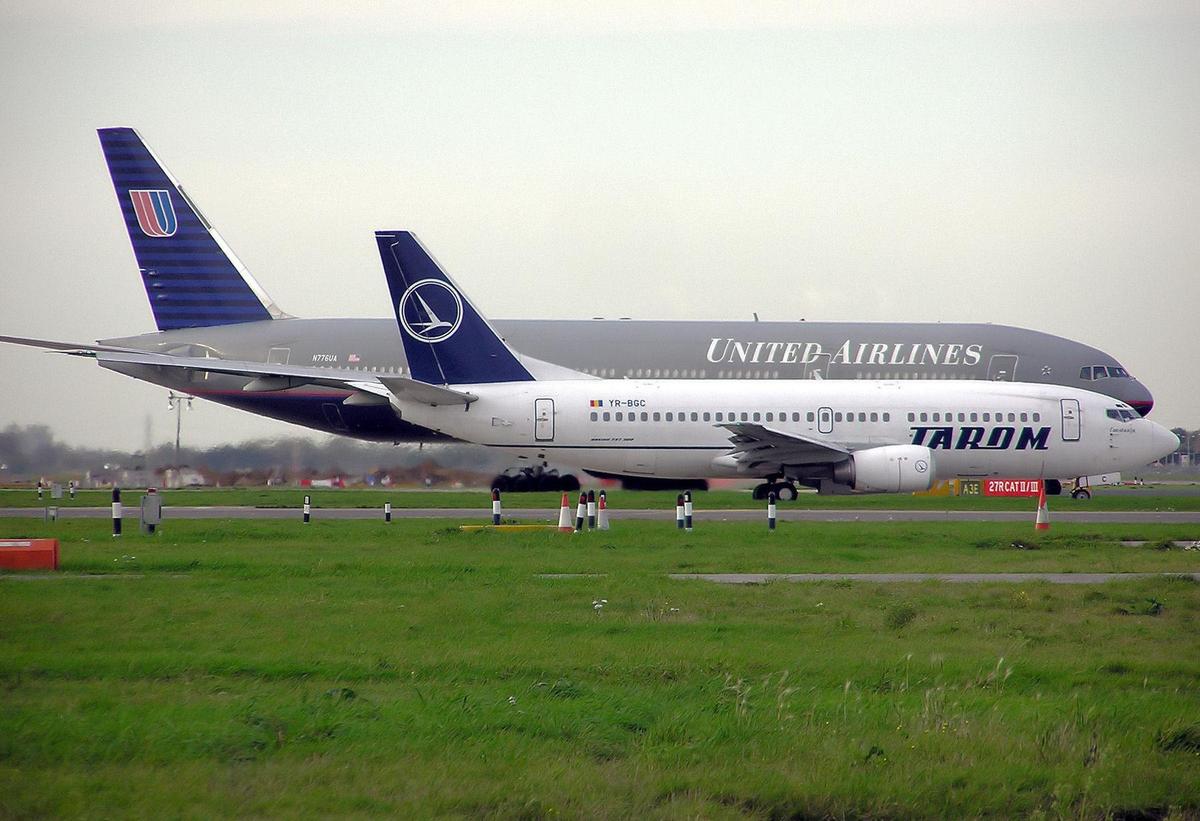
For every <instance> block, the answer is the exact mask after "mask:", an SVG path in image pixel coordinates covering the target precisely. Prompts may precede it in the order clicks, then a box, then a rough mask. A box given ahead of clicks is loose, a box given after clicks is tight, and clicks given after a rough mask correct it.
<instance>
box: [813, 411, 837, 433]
mask: <svg viewBox="0 0 1200 821" xmlns="http://www.w3.org/2000/svg"><path fill="white" fill-rule="evenodd" d="M817 432H818V433H833V408H819V409H818V410H817Z"/></svg>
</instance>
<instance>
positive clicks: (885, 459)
mask: <svg viewBox="0 0 1200 821" xmlns="http://www.w3.org/2000/svg"><path fill="white" fill-rule="evenodd" d="M934 474H935V471H934V467H933V451H931V450H930V449H929V448H926V447H922V446H920V445H883V446H881V447H877V448H869V449H867V450H860V451H856V452H855V453H854V454H853V455H852V456H851V457H850V458H849V459H848V460H847V461H845V462H840V463H839V464H836V465H834V466H833V479H834V481H835V482H840V483H841V484H844V485H849V486H850V487H852V488H854V489H855V490H858V491H863V492H866V493H913V492H915V491H919V490H929V488H930V487H932V486H933V479H934Z"/></svg>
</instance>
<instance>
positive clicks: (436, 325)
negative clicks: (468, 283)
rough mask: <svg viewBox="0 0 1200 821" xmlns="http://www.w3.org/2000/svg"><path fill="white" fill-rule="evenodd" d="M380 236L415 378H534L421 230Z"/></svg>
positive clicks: (447, 381) (461, 381) (466, 381)
mask: <svg viewBox="0 0 1200 821" xmlns="http://www.w3.org/2000/svg"><path fill="white" fill-rule="evenodd" d="M375 242H376V243H377V244H378V245H379V257H380V259H381V260H382V261H383V271H384V274H385V275H386V276H387V283H388V289H389V290H390V291H391V295H392V305H393V312H394V314H395V317H396V322H397V324H398V325H399V327H400V336H401V338H402V339H403V340H404V354H405V356H406V357H407V358H408V365H409V367H410V368H411V369H412V375H413V378H414V379H419V380H420V381H422V382H429V383H431V384H438V385H471V384H478V383H480V382H528V381H530V380H532V379H533V376H532V375H531V374H530V373H529V371H528V370H526V368H525V366H524V365H522V364H521V362H520V360H518V359H517V357H516V355H515V354H514V353H513V351H512V349H511V348H509V347H508V345H506V344H505V342H504V340H503V339H501V338H500V336H499V334H497V333H496V331H495V330H494V329H493V328H492V326H491V325H490V324H488V321H487V320H486V319H484V318H483V316H482V315H481V314H480V313H479V312H478V311H477V310H475V306H473V305H472V304H471V301H470V300H469V299H467V297H466V295H465V294H463V293H462V291H461V290H460V289H459V287H458V286H457V285H455V284H454V281H453V280H452V279H450V277H449V276H448V275H447V274H446V272H445V271H443V270H442V269H441V267H440V266H439V265H438V264H437V262H435V261H434V259H433V257H431V256H430V255H429V252H428V251H426V250H425V248H424V247H423V246H422V245H421V243H420V242H419V241H418V240H417V238H416V237H415V236H413V235H412V234H411V233H409V232H407V231H378V232H376V233H375Z"/></svg>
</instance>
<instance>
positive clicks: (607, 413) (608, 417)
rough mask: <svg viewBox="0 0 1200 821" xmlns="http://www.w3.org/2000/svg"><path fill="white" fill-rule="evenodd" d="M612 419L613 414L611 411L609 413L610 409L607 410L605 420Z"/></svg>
mask: <svg viewBox="0 0 1200 821" xmlns="http://www.w3.org/2000/svg"><path fill="white" fill-rule="evenodd" d="M610 419H612V414H611V413H609V412H608V411H605V412H604V421H605V422H607V421H609V420H610Z"/></svg>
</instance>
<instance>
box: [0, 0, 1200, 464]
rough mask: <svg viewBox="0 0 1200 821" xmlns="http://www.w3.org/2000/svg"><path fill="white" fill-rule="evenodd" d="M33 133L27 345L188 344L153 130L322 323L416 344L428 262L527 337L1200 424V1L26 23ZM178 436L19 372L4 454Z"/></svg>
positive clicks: (232, 429) (282, 9) (160, 11)
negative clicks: (573, 330) (407, 269)
mask: <svg viewBox="0 0 1200 821" xmlns="http://www.w3.org/2000/svg"><path fill="white" fill-rule="evenodd" d="M826 6H831V7H832V8H833V10H831V9H830V8H826ZM500 7H502V10H501V8H500ZM0 104H2V108H0V110H2V111H3V129H2V130H0V149H2V150H3V154H4V160H3V162H0V209H2V211H0V213H2V214H3V220H2V221H0V247H2V248H3V251H4V257H3V263H2V264H0V333H2V334H10V335H28V336H38V337H44V338H50V339H65V340H72V341H90V340H94V339H97V338H103V337H112V336H122V335H129V334H134V333H141V332H149V331H153V330H154V324H153V321H152V318H151V315H150V310H149V306H148V304H147V301H146V297H145V293H144V291H143V289H142V286H141V282H140V279H139V277H138V274H137V267H136V264H135V262H134V259H133V254H132V251H131V249H130V246H129V240H128V238H127V235H126V233H125V229H124V227H123V225H122V223H121V220H120V214H119V212H118V209H117V205H116V201H115V197H114V195H113V191H112V187H111V184H110V182H109V178H108V174H107V171H106V169H105V166H104V161H103V158H102V156H101V152H100V147H99V143H98V141H97V138H96V134H95V129H96V128H98V127H102V126H133V127H135V128H137V129H138V130H139V131H140V132H141V133H142V135H143V137H145V139H146V140H147V141H148V142H149V143H150V145H151V146H152V147H153V148H154V149H155V151H156V152H157V153H158V154H159V156H160V157H161V158H162V159H163V160H164V161H165V162H166V164H167V165H168V167H169V168H170V169H171V170H172V171H173V172H174V173H175V174H176V176H178V177H179V178H180V179H181V180H182V181H183V183H184V185H185V186H187V188H188V191H189V194H191V195H192V197H193V198H194V199H195V200H196V202H197V203H198V204H199V205H200V207H201V208H202V209H203V210H204V212H205V214H206V216H208V217H209V219H210V220H212V221H213V222H214V223H215V224H216V225H217V226H218V228H219V229H220V230H221V231H222V233H223V234H224V235H225V238H226V239H227V240H228V241H229V243H230V244H231V245H232V246H233V248H234V249H235V250H236V251H237V253H238V254H239V256H240V257H241V258H242V259H243V261H244V262H245V263H246V264H247V266H248V267H249V268H250V270H251V271H253V272H254V274H255V276H256V277H257V278H258V280H259V281H260V282H261V283H262V285H263V286H264V287H265V288H266V289H267V291H268V292H269V293H270V294H271V296H272V297H273V298H274V299H275V301H276V302H277V303H278V304H279V305H280V306H281V307H282V308H283V309H284V310H286V311H288V312H290V313H292V314H295V315H298V316H385V315H387V311H388V309H387V293H386V287H385V284H384V281H383V277H382V274H381V272H380V270H379V261H378V256H377V252H376V250H375V245H374V242H373V238H372V232H373V231H374V230H376V229H390V228H405V229H411V230H414V231H416V232H417V233H418V234H419V235H420V236H421V237H422V239H423V240H424V241H425V243H426V244H427V245H428V246H429V247H430V248H431V249H432V250H433V252H434V253H435V254H436V255H437V256H438V258H439V259H440V260H441V261H442V262H443V263H444V264H445V265H446V266H447V267H448V268H449V269H450V270H451V272H452V273H453V274H454V276H455V277H456V278H457V279H458V280H459V281H460V283H461V284H463V286H464V287H465V288H467V289H468V290H469V292H470V293H471V295H472V298H473V299H474V301H475V302H476V303H477V304H479V305H480V306H481V308H483V310H484V311H485V312H487V313H488V314H490V315H492V316H497V317H536V316H544V317H578V318H584V317H591V316H597V315H603V316H634V317H647V318H648V317H666V318H749V317H750V315H751V313H752V312H753V311H757V312H758V313H759V315H760V317H762V318H763V319H798V318H800V317H807V318H808V319H854V320H925V321H937V320H944V321H980V322H997V323H1006V324H1013V325H1021V326H1025V327H1030V328H1035V329H1039V330H1043V331H1048V332H1050V333H1055V334H1060V335H1062V336H1067V337H1071V338H1074V339H1078V340H1080V341H1083V342H1086V343H1089V344H1092V345H1095V346H1097V347H1100V348H1102V349H1104V350H1106V351H1108V352H1109V353H1111V354H1113V355H1114V356H1116V357H1117V359H1118V360H1120V361H1121V362H1122V363H1123V364H1124V365H1125V366H1126V367H1128V368H1129V369H1130V371H1131V372H1132V373H1133V374H1135V375H1136V376H1138V377H1139V378H1140V379H1141V380H1142V381H1143V382H1145V383H1146V385H1147V386H1148V387H1149V388H1150V390H1151V391H1152V392H1153V393H1154V396H1155V398H1156V400H1157V406H1156V408H1155V411H1154V415H1153V418H1155V419H1157V420H1158V421H1160V422H1162V423H1163V424H1166V425H1169V426H1173V425H1184V426H1187V427H1189V428H1194V427H1198V426H1200V402H1198V401H1197V400H1198V399H1200V376H1198V367H1197V366H1198V363H1200V341H1198V334H1197V326H1198V324H1200V323H1198V319H1200V284H1198V283H1200V278H1198V276H1197V274H1198V272H1200V230H1198V228H1197V226H1198V224H1200V220H1198V217H1200V199H1198V197H1197V194H1198V191H1200V6H1197V4H1196V3H1195V2H1178V3H1162V4H1154V3H1148V4H1147V3H1143V4H1133V3H1125V2H1120V3H1117V2H1113V3H1095V4H1086V3H1083V4H1081V3H1076V2H1071V3H1053V2H1025V3H1022V2H1016V3H1007V4H1003V5H1001V4H993V3H971V2H958V1H956V0H948V1H947V2H934V1H933V0H931V1H930V2H913V3H893V2H874V3H872V2H867V3H857V4H854V3H851V4H820V6H818V5H817V4H812V5H811V7H810V6H809V5H808V4H803V3H790V2H787V3H784V2H781V3H763V4H755V3H704V2H700V3H690V4H686V5H685V4H675V3H643V2H636V1H635V2H609V3H595V2H569V1H568V0H547V1H546V2H520V0H514V1H513V2H509V3H505V4H495V3H482V2H481V3H469V2H467V3H453V4H451V3H431V4H429V5H428V7H424V8H422V7H420V6H418V5H416V4H412V5H411V6H410V5H405V6H402V7H401V6H386V5H382V4H378V3H366V2H360V3H355V2H349V3H347V2H343V3H313V4H301V5H297V6H281V5H278V4H275V3H267V2H247V1H246V0H240V2H229V3H207V4H206V3H203V2H199V3H190V4H185V5H181V4H170V3H158V4H155V3H150V4H146V3H141V2H133V0H115V2H106V3H103V4H100V3H97V4H79V3H76V2H66V0H52V1H51V2H44V1H43V2H29V3H25V2H11V1H10V0H0ZM148 417H149V418H150V419H151V420H152V426H153V433H154V436H153V438H154V441H156V442H157V441H163V440H166V439H167V438H168V437H169V436H171V435H173V427H174V425H173V419H172V417H171V416H170V415H169V414H168V413H167V410H166V391H165V390H164V389H161V388H156V387H152V386H149V385H146V384H145V383H140V382H136V381H134V380H131V379H127V378H125V377H121V376H118V375H115V374H112V373H109V372H107V371H103V370H101V369H100V368H98V367H97V366H96V365H95V364H94V363H91V362H87V361H84V360H74V359H68V358H65V357H62V356H59V355H53V354H46V353H41V352H36V351H30V350H24V349H18V348H15V347H13V346H7V345H5V346H0V425H4V424H8V423H10V422H18V423H23V424H27V423H34V422H45V423H47V424H50V425H52V426H53V427H54V428H55V430H56V431H57V432H58V433H59V434H60V435H61V436H62V437H63V438H65V439H67V440H68V441H72V442H77V443H86V444H94V445H101V444H108V445H115V446H122V447H140V446H142V445H143V443H144V441H145V436H146V424H147V423H146V420H147V418H148ZM299 430H300V429H299V428H291V427H290V426H287V425H284V424H283V423H277V422H271V421H267V420H261V419H258V418H257V417H253V416H251V415H249V414H245V413H242V412H239V411H235V410H232V409H225V408H221V407H219V406H215V405H210V404H206V403H199V402H198V403H197V404H196V409H195V410H194V411H192V412H191V413H190V415H189V416H188V418H187V419H186V422H185V437H186V439H187V440H188V441H190V442H192V443H195V444H212V443H218V442H228V441H231V440H233V441H237V440H240V439H244V438H247V437H256V436H274V435H279V434H283V433H294V432H298V431H299Z"/></svg>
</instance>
